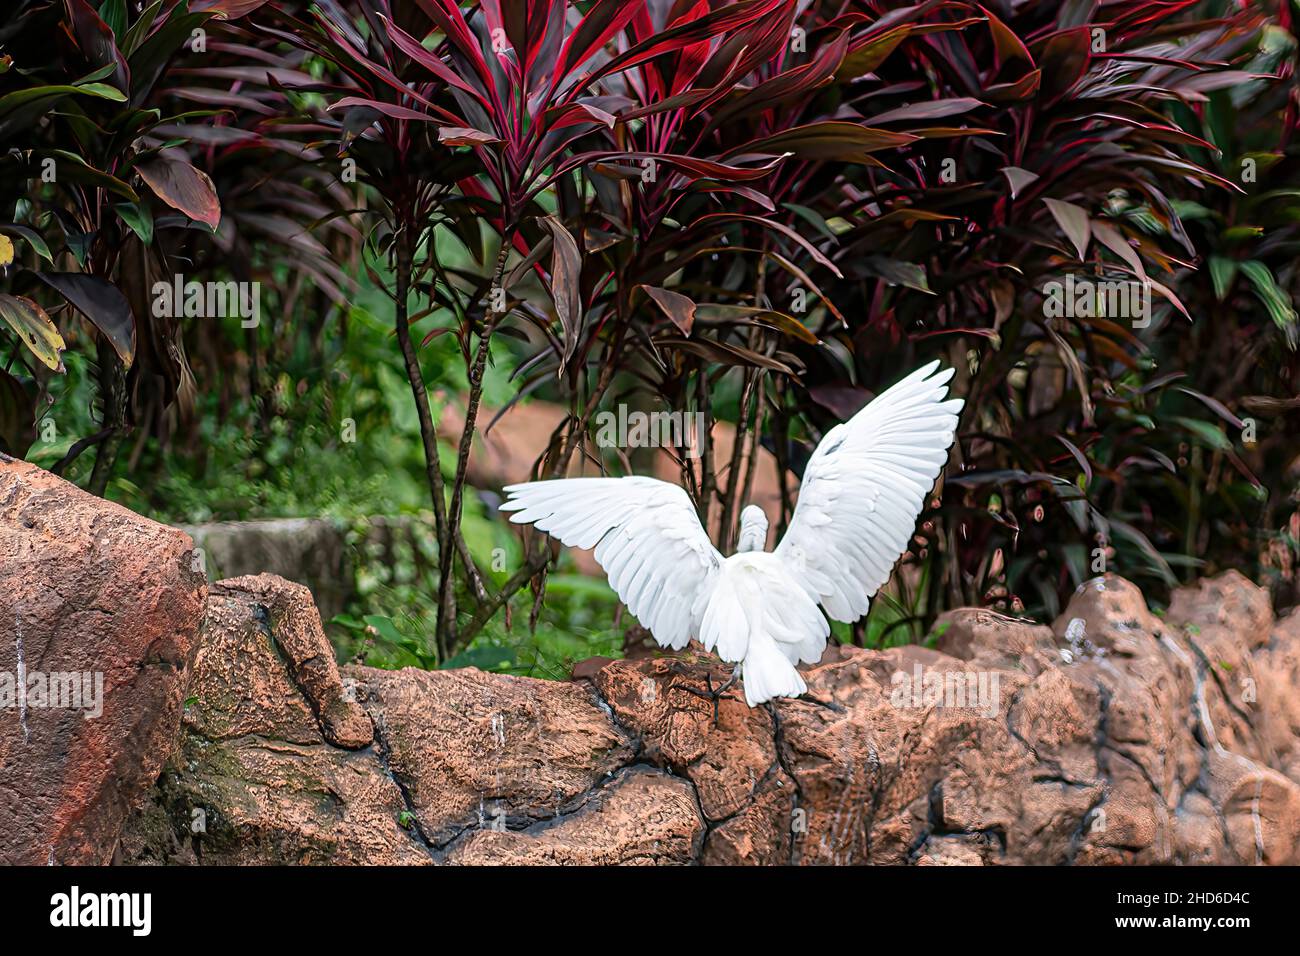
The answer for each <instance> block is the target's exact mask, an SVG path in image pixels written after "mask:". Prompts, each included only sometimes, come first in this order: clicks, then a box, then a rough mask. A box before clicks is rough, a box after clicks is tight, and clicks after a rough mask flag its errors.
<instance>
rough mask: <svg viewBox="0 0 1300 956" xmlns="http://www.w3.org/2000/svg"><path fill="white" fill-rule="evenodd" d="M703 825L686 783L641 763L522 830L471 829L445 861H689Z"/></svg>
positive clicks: (602, 863) (620, 863) (599, 863)
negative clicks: (551, 817)
mask: <svg viewBox="0 0 1300 956" xmlns="http://www.w3.org/2000/svg"><path fill="white" fill-rule="evenodd" d="M703 830H704V825H703V822H702V821H701V820H700V813H699V810H698V808H697V807H696V804H695V795H694V793H692V791H691V786H690V784H688V783H687V782H686V781H684V780H680V779H678V778H676V777H671V776H668V775H667V774H664V773H660V772H658V771H654V770H649V769H646V768H629V769H627V770H623V771H621V772H620V773H619V774H618V776H617V777H616V778H615V779H614V780H613V781H612V782H610V783H608V784H606V785H604V786H603V787H601V788H600V789H598V790H593V791H590V792H589V793H587V794H584V795H583V796H582V797H581V798H580V799H579V800H578V802H577V806H576V808H574V809H571V810H567V811H565V812H564V813H563V814H562V815H561V816H559V817H557V818H556V819H554V820H550V821H546V822H543V823H536V824H533V825H532V826H530V827H528V828H526V829H524V830H507V831H504V832H500V831H496V830H476V831H474V832H473V833H470V834H469V835H468V836H467V837H465V838H464V839H463V840H460V841H459V842H458V843H457V844H456V845H455V847H453V848H452V850H451V852H450V853H449V854H448V857H447V861H448V862H449V863H459V864H463V865H473V864H478V865H481V864H510V865H520V864H528V865H540V864H546V865H556V864H579V865H583V866H615V865H617V866H626V865H665V864H684V863H690V862H691V861H692V860H693V859H695V858H696V856H697V854H698V852H699V841H700V836H701V834H702V833H703Z"/></svg>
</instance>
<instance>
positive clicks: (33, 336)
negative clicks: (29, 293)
mask: <svg viewBox="0 0 1300 956" xmlns="http://www.w3.org/2000/svg"><path fill="white" fill-rule="evenodd" d="M0 319H2V320H4V323H5V324H6V325H8V326H9V327H10V328H11V329H13V330H14V332H16V333H17V334H18V338H20V339H22V341H23V344H24V345H26V346H27V348H28V349H30V350H31V353H32V354H33V355H35V356H36V357H37V358H38V359H40V360H41V362H42V363H43V364H44V365H45V366H46V367H47V368H51V369H53V370H54V371H56V372H62V371H63V359H62V358H61V357H60V353H62V352H63V350H64V349H65V348H67V346H66V345H65V344H64V341H63V336H62V335H60V334H59V330H58V329H57V328H56V327H55V325H54V322H53V321H51V320H50V317H49V316H48V315H46V314H45V310H44V309H42V308H41V307H40V306H39V305H37V304H36V303H35V302H33V301H32V300H31V299H29V298H27V297H26V296H21V295H8V294H3V293H0Z"/></svg>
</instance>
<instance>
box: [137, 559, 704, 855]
mask: <svg viewBox="0 0 1300 956" xmlns="http://www.w3.org/2000/svg"><path fill="white" fill-rule="evenodd" d="M201 643H202V647H201V650H200V652H199V654H198V657H197V659H196V661H195V664H194V668H193V672H192V676H191V680H190V684H189V690H188V692H187V699H186V706H185V715H184V719H183V721H182V728H181V733H180V738H179V742H178V745H177V749H176V751H175V753H174V754H173V755H172V757H171V759H170V760H169V761H168V764H167V766H166V768H165V769H164V771H163V773H162V775H161V777H160V779H159V783H158V786H157V788H156V789H155V791H154V792H153V794H152V795H151V797H150V799H149V801H148V802H147V804H146V806H145V807H144V808H143V809H142V810H141V811H140V812H139V813H138V814H137V815H136V816H135V818H134V819H133V820H132V822H131V824H130V825H129V826H128V827H127V829H126V832H125V834H124V836H123V839H122V843H121V847H120V849H119V853H118V858H119V860H121V861H123V862H132V863H193V862H202V863H224V864H241V863H316V864H321V863H374V864H398V863H410V864H427V863H434V862H447V863H488V862H512V863H524V862H587V863H633V862H682V863H684V862H688V861H689V860H691V859H692V858H693V857H694V856H695V855H696V853H697V851H698V846H699V842H700V839H701V837H702V835H703V832H704V825H703V821H702V820H701V818H700V815H699V812H698V809H697V807H696V803H695V797H694V793H693V790H692V788H691V786H690V784H689V783H688V782H686V781H684V780H681V779H678V778H674V777H672V776H671V775H669V774H668V773H666V772H664V771H663V770H660V769H656V768H653V767H650V766H645V765H642V764H639V763H638V761H637V746H636V740H635V738H634V737H633V735H632V734H631V733H629V732H628V731H627V730H625V729H623V728H621V727H619V726H618V724H617V723H616V722H615V721H614V720H613V719H612V718H611V716H610V714H609V710H608V708H606V707H604V706H603V705H602V703H601V701H600V700H599V698H598V697H597V696H596V695H595V693H594V692H593V691H592V690H591V689H590V688H589V687H586V686H582V685H579V684H576V683H557V682H551V681H541V680H533V679H530V678H524V677H501V676H498V675H493V674H485V673H482V672H480V671H477V670H473V669H466V670H448V671H420V670H415V669H407V670H402V671H383V670H376V669H374V668H368V667H350V668H347V669H346V670H345V671H344V672H343V673H340V672H339V670H338V669H337V667H336V666H335V665H334V658H333V655H332V651H331V649H330V646H329V643H328V641H327V640H326V638H325V635H324V632H323V631H322V629H321V623H320V616H319V614H318V613H317V612H316V609H315V607H314V606H313V605H312V603H311V598H310V595H309V593H308V592H307V590H306V589H305V588H303V587H301V586H300V585H296V584H292V583H290V582H288V581H284V580H283V579H281V578H276V577H273V576H271V575H260V576H257V577H245V578H237V579H234V580H231V581H225V582H222V583H220V584H218V585H215V586H214V587H213V590H212V594H211V597H210V600H209V613H208V616H207V620H206V622H205V627H204V632H203V637H202V642H201Z"/></svg>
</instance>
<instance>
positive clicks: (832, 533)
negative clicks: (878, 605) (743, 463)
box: [776, 362, 963, 622]
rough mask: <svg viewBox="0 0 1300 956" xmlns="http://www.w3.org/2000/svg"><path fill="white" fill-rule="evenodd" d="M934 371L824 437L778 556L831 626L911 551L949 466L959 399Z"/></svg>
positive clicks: (853, 612) (853, 614)
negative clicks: (912, 540) (920, 521)
mask: <svg viewBox="0 0 1300 956" xmlns="http://www.w3.org/2000/svg"><path fill="white" fill-rule="evenodd" d="M938 368H939V363H938V362H931V363H930V364H928V365H925V366H923V367H922V368H919V369H917V370H916V371H915V372H913V373H912V374H911V375H909V376H907V378H905V379H903V380H902V381H901V382H899V383H898V384H897V385H894V386H893V387H892V388H890V389H887V390H886V391H884V392H882V393H881V394H880V395H879V396H877V397H876V398H875V399H874V400H873V401H872V402H871V403H870V404H868V405H867V406H866V407H865V408H863V409H862V410H861V411H860V412H858V413H857V414H856V415H854V416H853V417H852V418H851V419H849V420H848V421H847V422H844V423H843V424H841V425H837V426H836V427H835V428H832V429H831V430H830V431H829V432H827V433H826V436H825V437H824V438H823V439H822V441H821V444H819V445H818V446H817V450H816V451H815V452H814V453H813V456H812V458H811V459H810V460H809V462H808V467H807V468H806V469H805V471H804V477H803V483H802V485H801V486H800V488H799V503H798V505H797V506H796V508H795V512H794V516H793V517H792V519H791V521H790V526H789V528H788V529H787V530H786V533H785V537H783V538H782V539H781V543H780V544H779V545H777V548H776V554H777V555H778V556H780V557H781V558H782V559H783V560H784V561H785V562H786V563H787V565H789V566H790V567H791V568H792V570H793V573H794V574H795V576H796V577H797V578H798V579H799V581H800V583H801V585H802V586H803V587H804V588H805V590H807V591H808V593H809V594H811V595H813V596H814V597H815V599H816V600H817V601H818V602H819V603H820V604H821V605H822V606H823V607H824V608H825V609H826V612H827V614H829V615H830V616H831V617H832V618H833V619H835V620H837V621H850V622H851V621H856V620H857V619H858V618H860V617H861V616H862V615H864V614H866V613H867V610H868V609H869V608H870V606H871V600H870V599H871V598H872V597H873V596H874V595H875V593H876V592H877V591H878V590H879V589H880V588H881V586H883V585H884V584H885V582H886V581H888V580H889V576H890V574H891V573H892V572H893V568H894V565H895V564H896V563H897V562H898V559H899V558H900V557H902V555H903V552H904V551H905V550H907V543H908V541H909V539H910V538H911V536H912V533H913V530H914V528H915V526H916V519H917V517H918V516H919V515H920V513H921V510H922V509H923V508H924V506H925V497H926V495H928V494H929V493H930V490H931V489H932V488H933V487H934V483H935V480H936V479H937V478H938V477H939V472H940V471H941V470H942V469H943V466H944V463H945V462H947V460H948V449H949V447H950V446H951V445H952V442H953V436H954V434H955V432H956V428H957V416H958V414H959V413H960V411H961V408H962V404H963V403H962V400H961V399H949V400H946V401H945V399H946V397H947V394H948V387H947V386H948V381H949V379H951V378H952V375H953V370H952V369H945V370H943V371H938Z"/></svg>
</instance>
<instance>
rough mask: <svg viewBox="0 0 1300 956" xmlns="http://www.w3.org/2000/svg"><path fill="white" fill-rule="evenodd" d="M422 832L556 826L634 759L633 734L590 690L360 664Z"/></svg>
mask: <svg viewBox="0 0 1300 956" xmlns="http://www.w3.org/2000/svg"><path fill="white" fill-rule="evenodd" d="M347 673H348V675H349V676H351V677H354V678H356V680H357V681H358V682H359V685H360V686H359V687H358V696H360V697H361V698H362V699H363V700H364V701H365V706H366V708H367V709H368V710H369V711H370V713H371V715H372V716H373V718H374V721H375V725H376V727H377V728H378V730H379V736H380V743H381V745H382V747H383V751H384V756H385V760H386V765H387V767H388V769H389V770H390V771H391V772H392V774H393V776H394V778H395V779H396V780H397V781H398V783H399V784H400V785H401V787H402V789H403V790H404V791H405V793H406V794H407V795H408V797H409V799H410V803H411V808H412V811H413V812H414V814H415V818H416V821H417V823H418V826H419V828H420V831H421V832H422V833H423V834H424V836H425V837H426V838H427V839H428V840H429V842H430V843H433V844H435V845H443V844H446V843H447V842H448V841H449V840H450V839H452V838H453V837H454V836H456V835H457V834H459V833H460V832H462V831H464V830H466V829H468V828H470V827H472V826H484V825H489V824H491V823H493V822H495V821H496V820H498V819H499V818H500V819H505V820H509V821H510V823H511V824H513V825H516V826H518V825H523V824H528V823H532V822H534V821H537V820H546V819H549V818H551V817H554V816H556V815H557V814H559V813H560V812H561V807H563V806H564V805H565V804H567V803H569V802H570V801H572V800H573V799H574V798H576V797H579V796H581V795H582V794H584V793H586V792H587V791H588V790H591V789H592V788H593V787H596V786H597V785H598V784H599V783H600V781H601V780H602V779H604V778H605V777H606V776H607V775H608V774H611V773H613V772H614V771H615V770H617V769H619V768H620V767H623V766H625V765H627V764H628V763H630V762H631V760H632V758H633V756H634V754H635V747H634V742H633V740H632V738H631V736H630V735H629V734H628V733H627V732H626V731H624V730H622V729H621V728H619V727H618V726H616V725H615V724H614V722H613V721H611V720H610V718H609V716H608V714H607V713H606V712H605V711H604V709H602V707H601V706H600V702H599V701H598V700H597V699H596V698H595V696H594V695H593V694H591V692H590V691H589V690H587V689H586V688H585V687H583V686H581V685H578V684H571V683H557V682H554V681H542V680H534V679H532V678H528V677H508V676H503V675H499V674H488V673H484V672H483V671H479V670H476V669H474V668H466V669H464V670H446V671H422V670H416V669H414V668H406V669H404V670H400V671H383V670H376V669H374V668H369V667H350V668H348V669H347Z"/></svg>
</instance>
